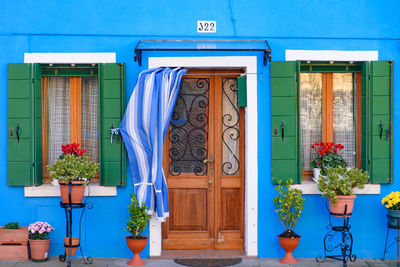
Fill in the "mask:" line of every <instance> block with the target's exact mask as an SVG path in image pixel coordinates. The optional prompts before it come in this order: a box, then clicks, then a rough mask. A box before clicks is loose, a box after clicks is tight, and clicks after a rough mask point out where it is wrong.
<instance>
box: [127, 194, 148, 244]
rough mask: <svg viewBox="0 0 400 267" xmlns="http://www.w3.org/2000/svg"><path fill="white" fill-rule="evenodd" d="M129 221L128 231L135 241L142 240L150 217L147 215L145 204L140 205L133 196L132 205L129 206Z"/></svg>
mask: <svg viewBox="0 0 400 267" xmlns="http://www.w3.org/2000/svg"><path fill="white" fill-rule="evenodd" d="M128 210H129V221H128V222H127V223H126V229H127V230H128V232H129V233H130V234H131V235H132V238H133V239H142V238H143V237H142V233H143V231H144V229H145V228H146V226H147V224H149V220H150V215H149V214H148V213H147V211H146V210H147V206H146V205H145V204H142V205H139V201H138V200H137V198H136V196H135V195H133V194H131V203H130V204H129V206H128Z"/></svg>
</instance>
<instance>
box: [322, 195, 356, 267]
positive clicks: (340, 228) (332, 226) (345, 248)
mask: <svg viewBox="0 0 400 267" xmlns="http://www.w3.org/2000/svg"><path fill="white" fill-rule="evenodd" d="M325 206H326V208H327V210H328V211H329V225H328V226H327V228H328V232H327V233H326V235H325V237H324V253H323V254H322V255H319V256H318V257H317V258H316V260H317V262H324V261H325V260H326V259H327V258H329V259H335V260H339V261H342V262H343V266H344V267H346V266H347V262H348V261H349V260H350V261H352V262H354V261H355V260H356V258H357V257H356V255H354V254H353V235H352V234H351V233H350V228H351V225H350V224H349V220H350V216H351V213H347V205H346V206H345V209H344V213H343V214H341V213H340V214H339V213H332V212H330V210H329V208H328V205H327V204H326V203H325ZM332 217H337V218H336V219H335V220H332ZM342 222H343V223H342Z"/></svg>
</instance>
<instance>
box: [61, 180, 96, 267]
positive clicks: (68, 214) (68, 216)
mask: <svg viewBox="0 0 400 267" xmlns="http://www.w3.org/2000/svg"><path fill="white" fill-rule="evenodd" d="M68 186H69V195H68V199H69V203H63V202H62V201H60V207H61V208H63V209H64V211H65V220H66V237H68V238H69V244H68V245H67V244H64V247H65V248H66V249H68V255H67V253H66V251H64V254H61V255H59V256H58V259H59V260H60V261H62V262H65V260H67V266H68V267H70V266H71V258H72V255H71V254H72V249H73V248H78V247H79V249H80V251H81V257H82V260H83V262H84V263H85V264H91V263H92V262H93V258H92V257H85V256H84V255H83V251H82V246H81V243H80V242H81V224H82V217H83V214H84V213H85V211H86V208H88V209H92V208H93V203H91V202H88V201H87V199H88V197H89V196H87V197H86V198H85V200H84V201H83V202H82V203H77V204H75V203H71V187H72V186H74V185H73V184H72V183H71V182H69V183H68ZM74 209H82V212H81V215H80V219H79V243H78V244H77V245H72V225H73V224H72V218H73V216H72V211H73V210H74ZM85 231H86V228H85Z"/></svg>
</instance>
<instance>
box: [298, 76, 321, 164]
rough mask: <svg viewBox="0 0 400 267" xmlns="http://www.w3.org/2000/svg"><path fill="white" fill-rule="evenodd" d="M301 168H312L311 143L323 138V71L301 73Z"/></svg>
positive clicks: (312, 154)
mask: <svg viewBox="0 0 400 267" xmlns="http://www.w3.org/2000/svg"><path fill="white" fill-rule="evenodd" d="M300 125H301V169H302V170H310V169H311V167H310V165H311V161H312V160H313V159H314V157H315V155H314V153H313V151H312V150H311V148H310V146H311V144H313V143H315V142H321V140H322V73H301V74H300Z"/></svg>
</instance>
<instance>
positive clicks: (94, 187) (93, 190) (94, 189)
mask: <svg viewBox="0 0 400 267" xmlns="http://www.w3.org/2000/svg"><path fill="white" fill-rule="evenodd" d="M89 187H90V196H91V197H100V196H102V197H110V196H116V195H117V187H115V186H100V185H99V184H91V185H89ZM24 191H25V197H59V196H60V189H59V187H58V186H54V185H52V184H42V185H40V186H26V187H25V190H24ZM87 195H88V188H87V187H86V188H85V196H87Z"/></svg>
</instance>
